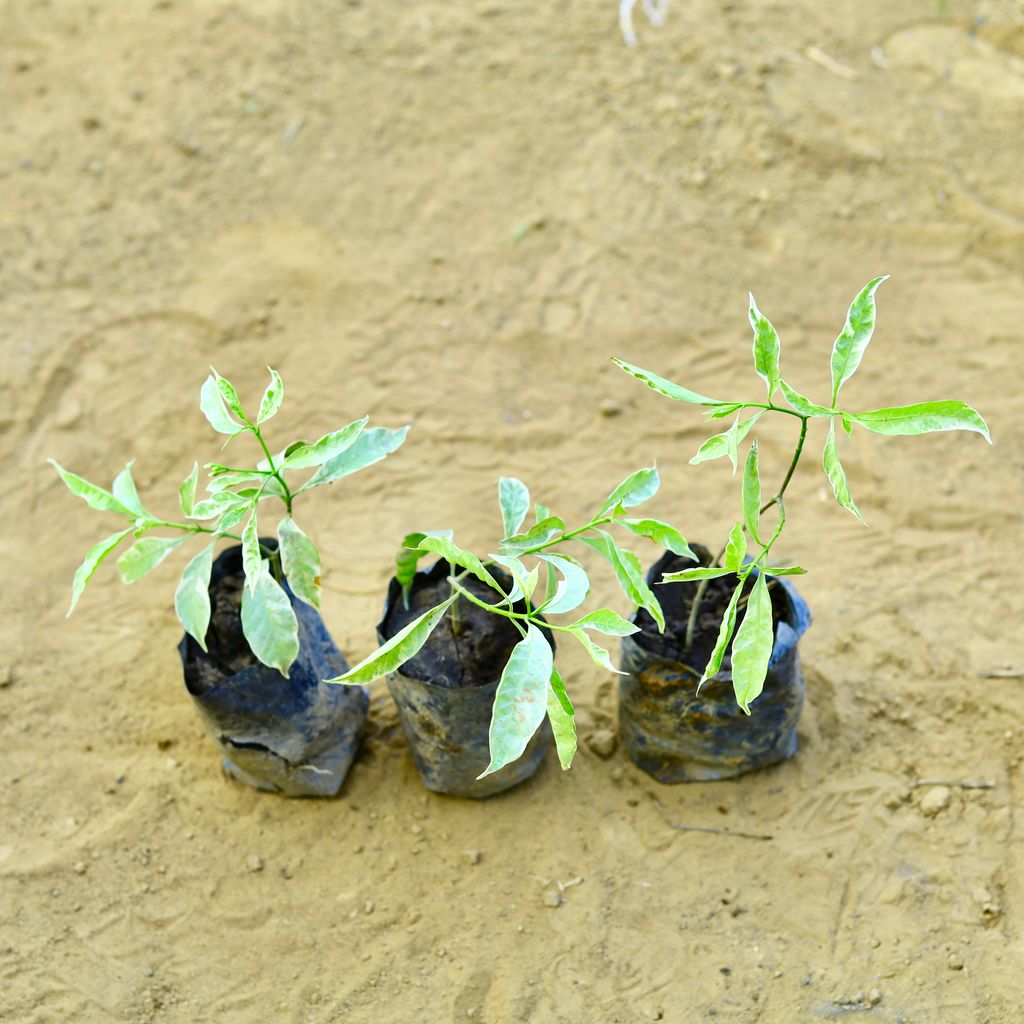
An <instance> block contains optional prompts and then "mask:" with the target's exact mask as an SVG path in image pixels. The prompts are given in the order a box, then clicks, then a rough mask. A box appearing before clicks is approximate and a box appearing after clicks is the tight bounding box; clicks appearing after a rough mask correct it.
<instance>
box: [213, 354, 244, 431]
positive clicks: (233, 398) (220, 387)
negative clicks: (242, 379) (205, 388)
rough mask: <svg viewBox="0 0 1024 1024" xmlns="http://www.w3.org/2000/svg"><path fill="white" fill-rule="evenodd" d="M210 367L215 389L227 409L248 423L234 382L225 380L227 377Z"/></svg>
mask: <svg viewBox="0 0 1024 1024" xmlns="http://www.w3.org/2000/svg"><path fill="white" fill-rule="evenodd" d="M210 369H211V370H212V371H213V376H214V378H215V379H216V382H217V391H218V392H219V394H220V397H221V398H222V399H223V400H224V404H225V405H226V406H227V407H228V410H229V411H230V412H233V413H234V414H235V415H236V416H237V417H238V418H239V419H240V420H242V421H243V422H244V423H248V422H249V417H248V416H246V415H245V410H244V409H243V408H242V400H241V399H240V398H239V397H238V392H237V391H236V390H235V386H234V384H232V383H231V381H229V380H227V378H225V377H222V376H221V375H220V374H219V373H218V372H217V371H216V370H214V369H213V367H212V366H211V367H210Z"/></svg>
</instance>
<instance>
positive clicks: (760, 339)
mask: <svg viewBox="0 0 1024 1024" xmlns="http://www.w3.org/2000/svg"><path fill="white" fill-rule="evenodd" d="M747 319H749V320H750V326H751V327H753V329H754V369H755V370H756V371H757V375H758V376H759V377H760V378H761V379H762V380H763V381H764V382H765V384H767V385H768V401H769V402H770V401H771V400H772V395H774V394H775V392H776V390H777V389H778V387H779V378H780V374H779V350H780V347H781V346H780V343H779V332H778V331H776V330H775V328H774V327H773V326H772V324H771V321H770V320H769V319H768V318H767V317H766V316H765V315H764V314H763V313H762V312H761V311H760V310H759V309H758V308H757V303H756V302H755V301H754V296H753V295H752V294H751V295H750V306H749V307H748V309H747Z"/></svg>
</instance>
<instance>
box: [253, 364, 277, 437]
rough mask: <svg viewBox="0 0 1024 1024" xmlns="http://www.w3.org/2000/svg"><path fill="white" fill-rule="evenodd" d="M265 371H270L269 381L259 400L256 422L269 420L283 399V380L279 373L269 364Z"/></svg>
mask: <svg viewBox="0 0 1024 1024" xmlns="http://www.w3.org/2000/svg"><path fill="white" fill-rule="evenodd" d="M267 371H268V372H269V373H270V383H269V384H268V385H267V390H266V391H264V392H263V398H262V400H261V401H260V413H259V415H258V416H257V417H256V423H257V424H260V423H265V422H266V421H267V420H269V419H270V417H271V416H273V415H274V414H275V413H276V412H277V410H278V409H280V408H281V403H282V402H283V401H284V381H283V380H281V375H280V374H279V373H278V372H277V370H275V369H274V368H273V367H271V366H268V367H267Z"/></svg>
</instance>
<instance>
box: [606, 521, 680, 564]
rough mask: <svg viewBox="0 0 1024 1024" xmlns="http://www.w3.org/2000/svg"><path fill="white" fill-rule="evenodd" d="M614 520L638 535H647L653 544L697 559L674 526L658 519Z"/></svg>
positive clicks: (676, 553)
mask: <svg viewBox="0 0 1024 1024" xmlns="http://www.w3.org/2000/svg"><path fill="white" fill-rule="evenodd" d="M616 522H617V523H619V524H620V525H621V526H624V527H625V528H626V529H627V530H629V531H630V532H631V533H635V534H636V535H637V536H638V537H647V538H648V539H650V540H653V541H654V543H655V544H660V545H661V546H662V547H663V548H668V550H669V551H671V552H672V553H673V554H674V555H683V556H684V557H686V558H692V559H693V560H694V561H697V556H696V555H695V554H694V553H693V551H692V550H691V549H690V545H689V544H687V543H686V538H685V537H684V536H683V535H682V534H681V533H680V532H679V531H678V530H677V529H676V528H675V527H674V526H669V524H668V523H663V522H662V521H661V520H660V519H617V520H616Z"/></svg>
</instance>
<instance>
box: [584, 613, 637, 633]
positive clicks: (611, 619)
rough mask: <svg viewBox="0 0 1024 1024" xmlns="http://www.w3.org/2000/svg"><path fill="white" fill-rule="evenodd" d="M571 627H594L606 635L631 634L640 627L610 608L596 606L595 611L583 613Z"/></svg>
mask: <svg viewBox="0 0 1024 1024" xmlns="http://www.w3.org/2000/svg"><path fill="white" fill-rule="evenodd" d="M572 628H573V629H594V630H597V632H598V633H604V634H605V635H606V636H632V635H633V634H634V633H639V632H640V627H639V626H638V625H636V623H634V622H630V621H629V619H624V618H623V617H622V616H621V615H620V614H619V613H618V612H615V611H612V610H611V608H598V609H597V611H595V612H590V613H589V614H587V615H584V616H583V618H582V619H577V620H576V621H575V622H574V623H573V624H572Z"/></svg>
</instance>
